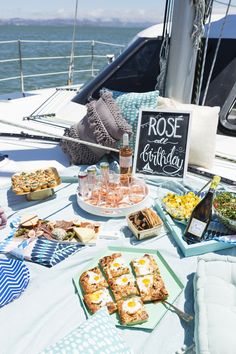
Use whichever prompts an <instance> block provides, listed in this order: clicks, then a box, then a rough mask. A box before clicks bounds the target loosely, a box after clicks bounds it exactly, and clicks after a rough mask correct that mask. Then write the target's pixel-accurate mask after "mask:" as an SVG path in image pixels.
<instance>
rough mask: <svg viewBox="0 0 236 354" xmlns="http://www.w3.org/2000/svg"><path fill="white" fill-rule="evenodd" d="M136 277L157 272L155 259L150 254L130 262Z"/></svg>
mask: <svg viewBox="0 0 236 354" xmlns="http://www.w3.org/2000/svg"><path fill="white" fill-rule="evenodd" d="M131 265H132V267H133V269H134V272H135V275H136V277H139V276H142V275H146V274H152V273H154V272H155V271H159V268H158V265H157V264H156V261H155V259H154V258H153V256H151V255H150V254H144V256H143V257H141V258H136V259H134V260H132V261H131Z"/></svg>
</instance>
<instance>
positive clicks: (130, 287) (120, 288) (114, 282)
mask: <svg viewBox="0 0 236 354" xmlns="http://www.w3.org/2000/svg"><path fill="white" fill-rule="evenodd" d="M108 282H109V285H110V288H111V290H112V293H113V295H114V298H115V300H116V301H118V300H121V299H124V298H126V297H128V296H131V295H138V289H137V287H136V285H135V281H134V278H133V277H132V275H131V274H123V275H121V276H120V277H118V278H113V279H110V280H109V281H108Z"/></svg>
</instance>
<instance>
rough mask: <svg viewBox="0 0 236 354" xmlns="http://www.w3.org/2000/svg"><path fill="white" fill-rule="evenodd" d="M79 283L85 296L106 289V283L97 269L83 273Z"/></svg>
mask: <svg viewBox="0 0 236 354" xmlns="http://www.w3.org/2000/svg"><path fill="white" fill-rule="evenodd" d="M79 281H80V285H81V287H82V289H83V292H84V293H85V294H90V293H93V292H94V291H97V290H99V289H102V288H107V287H108V284H107V281H106V279H105V278H104V276H103V275H102V272H101V270H100V269H99V268H98V267H95V268H92V269H89V270H87V271H85V272H83V273H82V274H81V276H80V278H79Z"/></svg>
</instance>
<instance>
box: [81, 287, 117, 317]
mask: <svg viewBox="0 0 236 354" xmlns="http://www.w3.org/2000/svg"><path fill="white" fill-rule="evenodd" d="M84 302H85V304H86V306H87V308H88V309H89V311H90V312H91V313H95V312H96V311H98V310H99V309H100V308H101V307H103V306H106V307H107V308H108V311H109V313H110V314H112V313H113V312H115V311H116V310H117V306H116V304H115V303H114V301H113V300H112V298H111V295H110V293H109V291H108V289H107V288H103V289H100V290H98V291H95V292H94V293H91V294H85V295H84Z"/></svg>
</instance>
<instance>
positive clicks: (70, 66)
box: [67, 0, 78, 85]
mask: <svg viewBox="0 0 236 354" xmlns="http://www.w3.org/2000/svg"><path fill="white" fill-rule="evenodd" d="M77 12H78V0H76V5H75V17H74V27H73V36H72V44H71V54H70V64H69V70H68V81H67V85H72V83H73V73H74V55H75V30H76V21H77Z"/></svg>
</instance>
